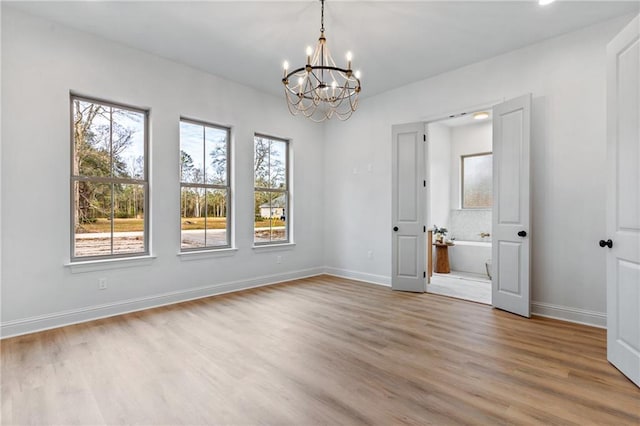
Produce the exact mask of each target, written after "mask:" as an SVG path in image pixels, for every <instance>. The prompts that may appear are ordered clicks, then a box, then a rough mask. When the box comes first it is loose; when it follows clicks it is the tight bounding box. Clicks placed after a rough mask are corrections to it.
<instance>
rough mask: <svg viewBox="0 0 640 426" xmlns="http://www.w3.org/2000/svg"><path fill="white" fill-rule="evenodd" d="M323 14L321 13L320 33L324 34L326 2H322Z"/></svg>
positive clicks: (321, 0)
mask: <svg viewBox="0 0 640 426" xmlns="http://www.w3.org/2000/svg"><path fill="white" fill-rule="evenodd" d="M320 3H321V4H322V8H321V9H322V12H321V13H320V32H322V33H323V32H324V0H320Z"/></svg>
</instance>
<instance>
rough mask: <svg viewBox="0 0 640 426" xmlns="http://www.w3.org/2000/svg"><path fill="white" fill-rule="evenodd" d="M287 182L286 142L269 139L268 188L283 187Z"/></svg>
mask: <svg viewBox="0 0 640 426" xmlns="http://www.w3.org/2000/svg"><path fill="white" fill-rule="evenodd" d="M286 183H287V143H286V142H282V141H271V147H270V150H269V188H274V189H284V188H285V187H286Z"/></svg>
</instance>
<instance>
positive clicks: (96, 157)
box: [73, 99, 111, 176]
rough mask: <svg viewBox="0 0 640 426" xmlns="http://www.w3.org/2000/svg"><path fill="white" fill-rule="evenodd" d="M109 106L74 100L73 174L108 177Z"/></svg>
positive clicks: (109, 156)
mask: <svg viewBox="0 0 640 426" xmlns="http://www.w3.org/2000/svg"><path fill="white" fill-rule="evenodd" d="M109 114H110V108H109V107H105V106H103V105H98V104H94V103H91V102H84V101H80V100H78V99H76V100H74V101H73V174H74V175H75V176H109V175H110V174H111V154H110V142H109V140H110V139H109V134H110V124H109V123H110V122H109Z"/></svg>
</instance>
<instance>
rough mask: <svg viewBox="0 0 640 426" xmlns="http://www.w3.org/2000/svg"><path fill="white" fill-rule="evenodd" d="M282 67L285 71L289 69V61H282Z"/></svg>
mask: <svg viewBox="0 0 640 426" xmlns="http://www.w3.org/2000/svg"><path fill="white" fill-rule="evenodd" d="M282 68H284V70H285V71H286V70H288V69H289V61H284V62H283V63H282Z"/></svg>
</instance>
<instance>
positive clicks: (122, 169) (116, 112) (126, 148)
mask: <svg viewBox="0 0 640 426" xmlns="http://www.w3.org/2000/svg"><path fill="white" fill-rule="evenodd" d="M144 119H145V116H144V114H142V113H140V112H137V111H129V110H124V109H117V108H113V115H112V120H113V121H112V126H111V129H112V135H111V138H112V151H113V175H114V176H116V177H122V178H133V179H144V175H145V174H144V138H145V134H144V132H145V129H144Z"/></svg>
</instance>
